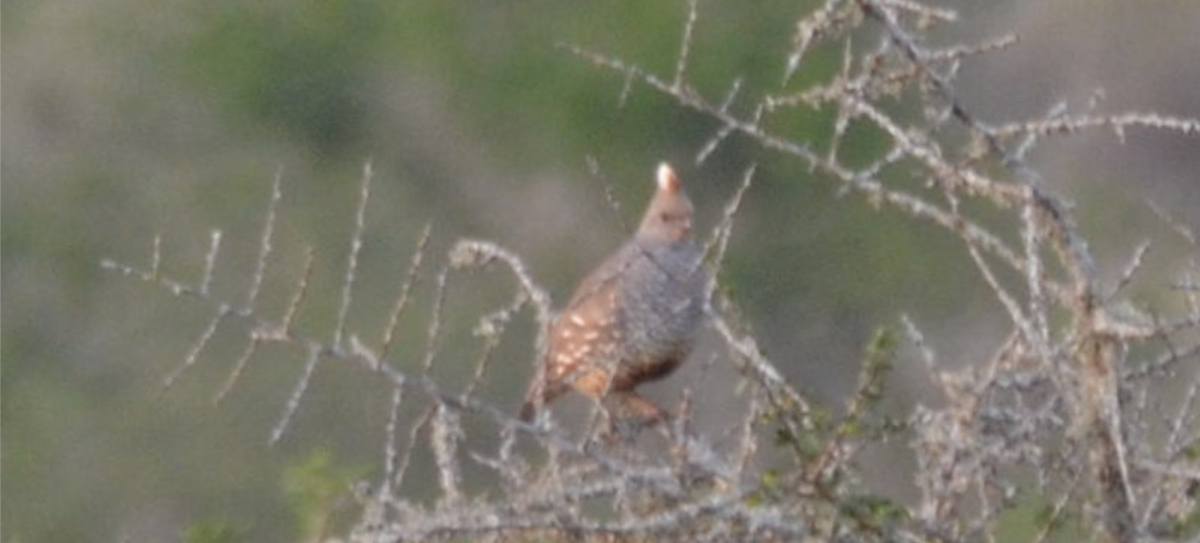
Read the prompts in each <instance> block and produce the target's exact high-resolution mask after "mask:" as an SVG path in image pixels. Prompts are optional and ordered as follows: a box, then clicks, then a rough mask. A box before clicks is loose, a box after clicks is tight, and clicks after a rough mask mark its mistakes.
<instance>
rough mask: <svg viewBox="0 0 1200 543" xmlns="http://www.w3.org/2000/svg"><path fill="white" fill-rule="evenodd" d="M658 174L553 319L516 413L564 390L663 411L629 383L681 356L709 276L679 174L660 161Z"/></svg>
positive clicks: (622, 406) (624, 411) (647, 411)
mask: <svg viewBox="0 0 1200 543" xmlns="http://www.w3.org/2000/svg"><path fill="white" fill-rule="evenodd" d="M656 181H657V183H656V190H655V192H654V195H653V197H652V198H651V200H650V204H649V206H648V207H647V209H646V212H645V215H644V216H643V218H642V222H641V224H640V225H639V226H638V229H637V232H636V233H635V234H634V235H633V237H632V239H630V240H629V241H627V242H626V243H625V244H624V245H623V246H621V248H620V249H618V250H617V251H616V252H615V253H614V254H613V255H612V256H610V257H609V258H608V259H607V260H605V261H604V262H603V263H602V264H601V265H600V266H599V267H597V268H596V269H595V270H593V271H592V272H591V273H590V274H588V275H587V276H586V277H585V278H584V279H583V281H581V282H580V284H579V286H578V287H576V289H575V292H574V294H573V295H572V297H571V299H570V302H568V304H567V306H566V307H565V308H563V310H562V311H561V312H559V314H558V315H557V316H556V317H555V319H554V320H553V322H552V323H551V325H550V329H549V336H548V341H547V349H546V354H545V358H543V359H542V367H541V370H540V371H539V372H538V375H536V376H535V377H534V381H533V383H532V384H531V385H530V387H529V392H528V394H527V395H526V397H525V403H524V405H523V406H522V407H521V412H520V417H521V418H522V419H523V420H526V421H529V420H532V418H533V416H534V415H535V414H536V412H537V410H538V409H539V408H540V407H541V406H543V405H546V404H549V403H550V402H552V401H554V400H555V399H557V398H558V397H560V396H562V395H563V394H566V393H567V392H569V391H570V390H572V389H574V390H576V391H578V392H580V393H581V394H583V395H585V396H588V397H589V398H592V399H593V400H596V401H602V402H604V403H606V404H610V403H615V406H616V407H617V408H618V409H616V410H615V412H616V413H618V417H633V416H636V417H638V418H639V419H640V420H643V421H656V420H660V419H661V418H662V416H663V411H662V410H661V409H660V408H659V407H658V406H656V405H655V404H654V403H652V402H650V401H649V400H647V399H645V398H643V397H642V396H640V395H639V394H638V393H637V392H636V391H635V390H634V389H636V388H637V387H638V386H639V385H641V384H642V383H646V382H648V381H654V380H658V379H662V378H664V377H666V376H667V375H669V374H670V373H671V372H672V371H674V370H675V369H676V368H677V367H679V365H680V364H682V363H683V361H684V359H685V358H687V356H688V353H689V352H690V351H691V348H692V345H693V343H694V342H695V337H696V332H697V330H698V328H699V327H700V324H701V322H702V316H703V311H704V308H703V305H704V296H705V292H706V289H707V285H708V281H709V279H708V273H707V270H705V269H704V267H703V266H702V262H701V259H702V251H701V250H700V248H699V247H698V246H697V245H696V242H695V241H694V239H693V236H692V202H691V200H689V199H688V196H687V194H686V193H685V191H684V188H683V185H682V183H681V182H680V180H679V178H678V177H677V176H676V175H675V171H674V170H672V169H671V167H670V165H668V164H665V163H664V164H661V165H660V166H659V167H658V172H657V176H656ZM610 400H613V402H610Z"/></svg>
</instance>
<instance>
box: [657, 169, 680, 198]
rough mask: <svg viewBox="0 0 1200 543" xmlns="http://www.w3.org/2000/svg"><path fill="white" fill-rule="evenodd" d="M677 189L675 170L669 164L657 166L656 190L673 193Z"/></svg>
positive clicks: (677, 179) (677, 182) (677, 181)
mask: <svg viewBox="0 0 1200 543" xmlns="http://www.w3.org/2000/svg"><path fill="white" fill-rule="evenodd" d="M678 188H679V178H678V177H675V170H674V169H672V168H671V165H670V164H667V163H666V162H663V163H662V164H659V165H658V189H659V190H668V191H672V192H674V191H675V190H676V189H678Z"/></svg>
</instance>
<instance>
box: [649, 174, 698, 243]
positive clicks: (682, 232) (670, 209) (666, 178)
mask: <svg viewBox="0 0 1200 543" xmlns="http://www.w3.org/2000/svg"><path fill="white" fill-rule="evenodd" d="M656 181H657V182H656V189H655V191H654V196H653V197H652V198H651V199H650V205H649V206H648V207H647V208H646V214H645V215H644V216H643V217H642V224H641V225H640V226H639V227H638V231H637V236H638V238H640V239H644V240H647V241H658V242H666V243H676V242H680V241H684V240H687V239H690V238H691V236H692V201H691V200H690V199H689V198H688V196H687V193H686V192H684V190H683V184H682V183H681V182H680V181H679V177H678V176H676V175H675V170H673V169H671V165H670V164H667V163H665V162H664V163H662V164H659V166H658V175H657V176H656Z"/></svg>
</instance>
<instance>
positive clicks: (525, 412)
mask: <svg viewBox="0 0 1200 543" xmlns="http://www.w3.org/2000/svg"><path fill="white" fill-rule="evenodd" d="M540 381H541V380H540V379H535V380H534V381H533V383H531V384H530V385H529V392H526V393H525V402H524V403H522V404H521V411H520V412H519V413H518V414H517V417H518V418H520V419H521V422H533V417H534V415H537V410H538V404H541V405H545V401H544V398H545V395H544V394H543V393H542V390H543V388H544V387H543V386H542V384H541V382H540ZM539 396H540V397H541V398H542V399H543V400H542V401H538V400H539Z"/></svg>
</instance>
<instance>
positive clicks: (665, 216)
mask: <svg viewBox="0 0 1200 543" xmlns="http://www.w3.org/2000/svg"><path fill="white" fill-rule="evenodd" d="M658 220H660V221H662V222H671V214H670V213H667V212H665V211H664V212H662V213H659V214H658Z"/></svg>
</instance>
